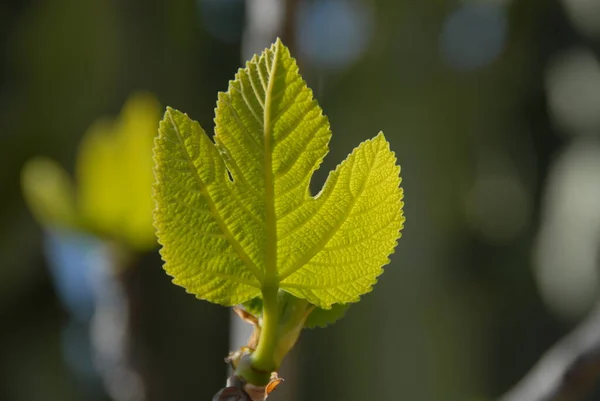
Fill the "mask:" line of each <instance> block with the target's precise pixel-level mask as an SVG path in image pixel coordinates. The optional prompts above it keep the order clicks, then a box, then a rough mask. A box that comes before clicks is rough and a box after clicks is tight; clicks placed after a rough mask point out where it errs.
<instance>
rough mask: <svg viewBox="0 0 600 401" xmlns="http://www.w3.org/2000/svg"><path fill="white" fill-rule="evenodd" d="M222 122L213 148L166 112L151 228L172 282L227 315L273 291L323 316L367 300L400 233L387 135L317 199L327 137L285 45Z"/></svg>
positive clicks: (220, 106)
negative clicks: (315, 184)
mask: <svg viewBox="0 0 600 401" xmlns="http://www.w3.org/2000/svg"><path fill="white" fill-rule="evenodd" d="M215 122H216V128H215V136H214V143H213V141H211V140H210V139H209V137H208V136H207V135H206V133H205V132H204V131H203V130H202V128H201V127H200V126H199V125H198V123H196V122H194V121H192V120H191V119H190V118H189V117H188V116H187V115H185V114H183V113H181V112H179V111H176V110H173V109H171V108H168V109H167V112H166V113H165V116H164V118H163V120H162V122H161V125H160V129H159V137H158V139H157V141H156V144H155V149H154V155H155V163H156V167H155V169H156V170H155V171H156V177H157V183H156V185H155V197H156V201H157V209H156V213H155V225H156V227H157V230H158V231H157V235H158V237H159V242H160V243H161V244H162V245H163V249H162V251H161V253H162V256H163V259H164V260H165V262H166V263H165V269H166V271H167V272H168V273H169V274H170V275H171V276H173V277H174V282H175V283H177V284H180V285H182V286H183V287H185V288H186V289H187V291H189V292H191V293H193V294H196V296H198V297H199V298H202V299H206V300H209V301H211V302H216V303H220V304H223V305H235V304H239V303H244V302H246V301H249V300H251V299H252V298H255V297H257V296H259V295H260V293H261V292H260V290H261V288H263V287H264V286H265V285H267V286H270V287H273V286H277V287H279V288H281V289H282V290H284V291H287V292H289V293H291V294H293V295H295V296H296V297H299V298H303V299H307V300H308V301H309V302H310V303H312V304H314V305H316V306H318V307H320V308H324V309H329V308H331V307H332V305H333V304H345V303H350V302H356V301H358V299H359V296H360V295H362V294H364V293H366V292H368V291H370V290H371V287H372V285H373V284H374V283H375V281H376V277H377V276H378V275H379V274H381V272H382V266H383V265H385V264H387V263H388V262H389V260H388V256H389V255H390V254H391V253H392V252H393V250H394V247H395V245H396V241H397V239H398V238H399V236H400V233H399V232H400V230H401V228H402V225H403V222H404V218H403V216H402V201H401V200H402V190H401V189H400V188H399V184H400V177H399V172H400V168H399V167H398V166H397V165H396V158H395V156H394V153H393V152H391V151H390V149H389V144H388V143H387V141H386V140H385V138H384V136H383V134H379V135H378V136H377V137H375V138H374V139H372V140H369V141H365V142H363V143H362V144H361V145H360V146H359V147H358V148H356V149H355V150H354V151H353V152H352V154H351V155H350V156H349V157H348V158H347V159H346V160H345V161H344V162H343V163H341V164H340V165H339V166H338V168H337V169H336V170H335V171H334V172H332V173H330V175H329V178H328V180H327V182H326V184H325V186H324V188H323V190H322V191H321V192H320V193H319V194H318V195H316V196H312V195H311V193H310V190H309V183H310V180H311V177H312V174H313V172H314V171H315V170H316V169H317V168H318V166H319V165H320V163H321V161H322V160H323V157H325V155H326V153H327V152H328V149H327V144H328V142H329V139H330V137H331V132H330V130H329V123H328V121H327V118H326V117H324V116H323V114H322V111H321V109H320V108H319V106H318V105H317V103H316V101H315V100H314V99H313V96H312V92H311V90H310V89H308V88H307V87H306V84H305V82H304V81H303V80H302V78H301V76H300V75H299V73H298V67H297V65H296V62H295V60H294V59H293V58H291V56H290V54H289V51H288V49H287V48H286V47H285V46H283V44H282V43H281V42H280V41H279V40H278V41H277V42H276V43H275V44H274V45H273V46H272V47H271V48H270V49H267V50H265V51H264V52H263V53H262V55H261V56H260V57H254V58H253V59H252V60H251V61H250V62H249V63H247V65H246V68H245V69H240V70H239V71H238V73H237V74H236V77H235V80H234V81H231V82H230V83H229V89H228V91H227V92H225V93H220V94H219V99H218V102H217V109H216V118H215Z"/></svg>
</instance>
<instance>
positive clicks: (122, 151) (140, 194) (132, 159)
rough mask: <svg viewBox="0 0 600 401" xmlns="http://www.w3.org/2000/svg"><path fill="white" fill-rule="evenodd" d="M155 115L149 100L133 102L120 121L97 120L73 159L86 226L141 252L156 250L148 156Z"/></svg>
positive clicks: (157, 114) (156, 107)
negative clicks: (75, 159) (120, 240)
mask: <svg viewBox="0 0 600 401" xmlns="http://www.w3.org/2000/svg"><path fill="white" fill-rule="evenodd" d="M159 110H160V108H159V105H158V102H157V100H156V99H155V98H154V97H153V96H152V95H150V94H145V93H138V94H135V95H133V96H131V97H130V98H129V99H128V100H127V102H126V103H125V105H124V106H123V110H122V111H121V114H120V116H119V118H118V119H116V120H114V121H113V120H99V121H97V122H96V123H95V124H93V125H92V126H91V127H90V129H89V130H88V132H87V133H86V134H85V136H84V137H83V140H82V142H81V145H80V148H79V153H78V158H77V166H76V167H77V171H76V172H77V193H78V202H79V210H80V213H81V218H82V220H83V222H84V224H85V225H86V226H87V227H89V228H90V229H91V230H92V231H95V232H99V233H102V234H105V235H109V236H111V237H113V238H119V239H122V240H123V241H125V242H126V243H128V244H130V245H131V246H133V247H134V248H136V249H140V250H145V249H151V248H153V247H154V246H155V244H156V237H155V234H154V228H153V225H152V210H153V209H154V201H153V199H152V183H153V181H154V176H153V174H152V155H151V153H152V146H153V141H154V137H155V136H156V127H157V125H158V121H159V119H160V111H159Z"/></svg>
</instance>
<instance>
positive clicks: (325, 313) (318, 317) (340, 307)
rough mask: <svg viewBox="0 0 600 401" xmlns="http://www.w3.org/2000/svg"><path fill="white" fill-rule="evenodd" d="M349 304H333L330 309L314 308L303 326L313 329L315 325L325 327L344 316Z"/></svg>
mask: <svg viewBox="0 0 600 401" xmlns="http://www.w3.org/2000/svg"><path fill="white" fill-rule="evenodd" d="M349 307H350V305H349V304H333V305H331V309H321V308H315V310H313V311H312V312H311V313H310V315H308V319H306V322H305V323H304V327H306V328H309V329H313V328H316V327H327V326H329V325H330V324H333V323H335V322H337V321H338V320H340V319H341V318H343V317H344V315H345V314H346V311H347V310H348V308H349Z"/></svg>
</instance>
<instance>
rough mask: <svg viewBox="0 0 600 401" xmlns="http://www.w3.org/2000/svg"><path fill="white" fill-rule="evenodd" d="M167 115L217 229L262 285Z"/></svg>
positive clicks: (171, 119) (258, 273)
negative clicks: (217, 225) (218, 228)
mask: <svg viewBox="0 0 600 401" xmlns="http://www.w3.org/2000/svg"><path fill="white" fill-rule="evenodd" d="M168 115H169V121H170V123H171V126H172V127H173V131H175V135H177V139H178V141H179V144H180V145H181V149H182V150H183V153H184V154H185V157H186V160H187V162H188V164H189V167H190V170H191V171H192V175H193V176H194V178H195V179H196V182H197V183H198V186H199V187H200V192H201V193H202V195H204V198H205V199H206V203H207V204H208V208H209V210H210V212H211V214H212V215H213V217H214V218H215V220H216V221H217V224H219V227H220V228H221V231H223V235H225V238H226V239H227V241H228V242H229V244H231V246H232V248H233V249H234V250H235V251H236V253H237V254H238V255H239V257H240V259H241V260H242V261H243V262H244V264H245V265H246V266H247V267H248V268H249V269H250V270H251V271H252V273H253V274H254V275H255V276H256V279H257V280H258V281H259V283H261V284H262V282H263V280H264V277H263V275H262V272H261V271H260V269H259V268H258V267H257V266H256V265H255V264H254V262H252V259H250V257H249V256H248V255H247V254H246V252H245V251H244V248H242V245H241V244H240V243H239V242H238V241H237V240H236V239H235V237H234V236H233V234H232V233H231V232H230V231H229V229H228V228H227V225H226V224H225V221H224V220H223V217H222V216H221V214H220V213H219V211H218V210H217V207H216V205H215V202H214V200H213V199H212V197H211V196H210V194H209V193H208V190H207V189H206V184H204V181H202V178H200V175H199V174H198V171H197V170H196V166H195V165H194V161H193V160H192V159H191V157H190V154H189V153H188V151H187V148H186V147H185V142H184V141H183V137H182V135H181V132H179V128H178V127H177V124H175V121H174V120H173V116H172V114H171V112H169V113H168ZM201 135H203V134H201ZM199 140H201V139H199Z"/></svg>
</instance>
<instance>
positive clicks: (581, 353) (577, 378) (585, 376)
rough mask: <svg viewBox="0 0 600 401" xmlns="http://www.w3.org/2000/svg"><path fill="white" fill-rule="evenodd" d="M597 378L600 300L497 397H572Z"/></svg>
mask: <svg viewBox="0 0 600 401" xmlns="http://www.w3.org/2000/svg"><path fill="white" fill-rule="evenodd" d="M599 379H600V303H598V304H596V306H595V307H594V309H593V310H592V311H591V313H590V314H589V316H588V317H587V318H586V319H585V320H583V321H582V322H581V323H580V324H579V325H578V326H577V327H576V328H575V329H574V330H573V331H572V332H571V333H569V334H568V335H567V336H566V337H565V338H563V339H562V340H561V341H559V342H558V343H557V344H556V345H555V346H554V347H552V348H551V349H550V350H549V351H548V352H546V354H545V355H543V356H542V358H541V359H540V361H539V362H538V363H537V364H536V365H535V366H534V367H533V369H532V370H531V371H530V372H529V373H528V374H527V375H526V376H525V377H524V378H523V379H521V381H520V382H519V383H517V385H516V386H515V387H513V388H512V389H511V390H510V391H509V392H508V393H506V394H505V395H503V396H502V397H501V398H500V399H499V401H559V400H560V401H574V400H580V399H582V397H584V396H585V395H586V394H588V393H589V392H590V391H591V390H592V389H593V388H594V386H595V384H596V383H597V382H598V380H599Z"/></svg>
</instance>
